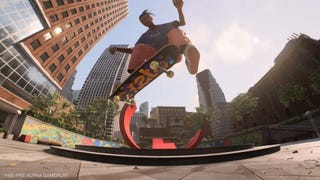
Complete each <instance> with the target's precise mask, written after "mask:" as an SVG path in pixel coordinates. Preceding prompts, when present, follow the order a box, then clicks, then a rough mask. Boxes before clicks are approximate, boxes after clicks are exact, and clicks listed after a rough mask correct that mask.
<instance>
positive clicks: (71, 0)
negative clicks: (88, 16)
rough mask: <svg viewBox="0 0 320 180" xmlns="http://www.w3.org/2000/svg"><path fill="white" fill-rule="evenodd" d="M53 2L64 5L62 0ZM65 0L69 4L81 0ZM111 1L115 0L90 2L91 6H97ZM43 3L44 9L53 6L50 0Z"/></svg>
mask: <svg viewBox="0 0 320 180" xmlns="http://www.w3.org/2000/svg"><path fill="white" fill-rule="evenodd" d="M55 2H56V4H57V5H58V6H63V5H65V3H64V0H55ZM67 2H68V3H69V4H71V3H74V2H81V0H67ZM112 2H115V0H109V1H104V2H97V3H95V4H94V3H93V4H91V8H95V7H96V6H97V7H99V6H102V5H103V4H110V3H112ZM43 5H44V7H45V8H46V9H48V8H52V7H53V4H52V0H44V1H43ZM87 6H89V5H87ZM89 8H90V6H89Z"/></svg>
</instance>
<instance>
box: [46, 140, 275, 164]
mask: <svg viewBox="0 0 320 180" xmlns="http://www.w3.org/2000/svg"><path fill="white" fill-rule="evenodd" d="M195 150H200V149H195ZM279 150H280V145H269V146H259V147H254V148H250V149H245V150H236V151H229V152H218V153H204V154H199V153H194V154H184V155H183V154H182V153H178V151H181V149H173V150H166V151H168V154H166V155H165V156H164V155H150V154H144V155H142V154H141V155H132V154H131V155H130V154H116V153H102V152H90V151H84V150H79V149H70V148H65V147H56V146H51V149H50V150H49V151H47V152H49V153H53V154H56V155H59V156H64V157H69V158H75V159H80V160H86V161H94V162H104V163H112V164H124V165H140V166H141V165H142V166H175V165H193V164H209V163H216V162H226V161H234V160H240V159H246V158H252V157H256V156H261V155H266V154H270V153H274V152H277V151H279ZM152 151H154V150H152ZM169 151H172V152H171V153H170V152H169ZM175 151H176V152H175ZM200 151H201V150H200ZM195 152H196V151H195ZM177 154H179V155H177Z"/></svg>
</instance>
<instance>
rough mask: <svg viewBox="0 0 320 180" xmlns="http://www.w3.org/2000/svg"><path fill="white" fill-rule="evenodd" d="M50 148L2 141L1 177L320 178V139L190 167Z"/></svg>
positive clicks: (0, 156)
mask: <svg viewBox="0 0 320 180" xmlns="http://www.w3.org/2000/svg"><path fill="white" fill-rule="evenodd" d="M45 149H50V147H49V146H46V145H37V144H28V143H23V142H18V141H12V140H7V139H0V179H12V180H13V179H14V180H15V179H94V180H96V179H139V180H140V179H165V180H170V179H173V180H175V179H184V180H186V179H199V180H200V179H201V180H203V179H219V180H223V179H232V180H235V179H245V180H247V179H276V180H279V179H290V180H291V179H308V180H309V179H320V139H311V140H308V141H300V142H294V143H290V144H283V145H282V146H281V151H279V152H276V153H273V154H269V155H265V156H260V157H255V158H250V159H245V160H239V161H229V162H225V163H212V164H203V165H190V166H138V167H135V166H126V165H116V164H106V163H96V162H89V161H81V160H76V159H70V158H64V157H60V156H55V155H52V154H48V153H46V152H44V151H43V150H45Z"/></svg>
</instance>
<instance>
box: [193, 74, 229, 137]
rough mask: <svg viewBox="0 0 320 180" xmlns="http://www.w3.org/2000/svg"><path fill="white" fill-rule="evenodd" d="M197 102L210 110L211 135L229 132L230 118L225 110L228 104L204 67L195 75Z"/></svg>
mask: <svg viewBox="0 0 320 180" xmlns="http://www.w3.org/2000/svg"><path fill="white" fill-rule="evenodd" d="M196 78H197V87H198V95H199V104H200V106H201V107H202V108H203V109H204V110H205V111H207V112H212V113H213V115H212V118H211V120H210V124H211V136H212V137H213V138H221V137H223V136H226V135H228V134H230V132H231V127H230V119H229V115H228V112H227V109H228V104H227V102H226V98H225V96H224V93H223V92H222V90H221V88H220V86H219V84H218V83H217V81H216V80H215V78H214V77H213V76H212V74H211V72H210V70H208V69H206V70H204V71H202V72H200V73H198V74H197V75H196Z"/></svg>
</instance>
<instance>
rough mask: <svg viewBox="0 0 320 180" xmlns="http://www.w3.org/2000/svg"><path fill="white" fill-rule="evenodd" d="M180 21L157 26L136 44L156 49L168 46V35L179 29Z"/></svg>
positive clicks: (149, 30) (143, 35)
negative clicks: (171, 31)
mask: <svg viewBox="0 0 320 180" xmlns="http://www.w3.org/2000/svg"><path fill="white" fill-rule="evenodd" d="M178 24H179V22H178V21H172V22H169V23H165V24H160V25H156V27H155V28H154V29H152V30H151V29H148V30H147V31H146V32H145V33H143V34H142V35H141V37H140V38H139V40H138V41H137V42H136V44H139V43H144V44H148V45H150V46H152V47H153V48H155V49H160V48H161V47H163V46H164V45H166V44H168V38H167V34H168V32H169V31H170V30H171V29H173V28H177V27H178Z"/></svg>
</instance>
